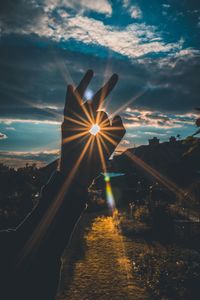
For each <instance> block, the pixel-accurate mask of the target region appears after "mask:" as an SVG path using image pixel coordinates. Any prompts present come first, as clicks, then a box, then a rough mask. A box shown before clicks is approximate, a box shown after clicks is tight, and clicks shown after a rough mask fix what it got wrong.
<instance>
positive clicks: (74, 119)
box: [60, 70, 125, 187]
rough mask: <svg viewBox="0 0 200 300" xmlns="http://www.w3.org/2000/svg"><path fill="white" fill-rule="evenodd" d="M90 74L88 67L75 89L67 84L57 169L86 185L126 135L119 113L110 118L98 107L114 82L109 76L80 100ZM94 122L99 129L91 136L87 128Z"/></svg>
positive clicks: (113, 76)
mask: <svg viewBox="0 0 200 300" xmlns="http://www.w3.org/2000/svg"><path fill="white" fill-rule="evenodd" d="M92 77H93V71H91V70H88V71H87V72H86V74H85V75H84V77H83V79H82V80H81V82H80V83H79V85H78V86H77V88H76V89H75V88H74V87H73V86H72V85H68V87H67V94H66V102H65V108H64V121H63V123H62V145H61V160H60V171H61V172H62V173H63V174H64V175H65V176H67V177H69V178H71V179H75V180H76V181H78V182H80V183H81V184H82V185H84V186H86V187H88V186H89V185H90V184H91V182H92V180H93V179H94V178H95V177H96V176H97V175H98V174H99V173H100V172H101V171H103V172H106V161H107V160H108V158H109V157H110V156H111V154H112V153H113V151H114V150H115V148H116V147H117V145H118V144H119V142H120V141H121V139H122V138H123V136H124V134H125V128H124V126H123V124H122V120H121V118H120V116H115V117H114V118H113V120H112V121H110V120H109V118H108V116H107V114H106V113H105V112H104V111H100V110H99V107H100V105H101V104H102V102H103V101H104V99H105V98H106V97H107V96H108V94H109V93H110V92H111V91H112V89H113V88H114V86H115V85H116V83H117V80H118V76H117V75H116V74H114V75H112V76H111V78H110V79H109V80H108V82H107V83H106V84H105V85H104V86H103V87H102V88H101V89H100V90H99V91H98V92H97V93H96V94H95V95H94V96H93V99H92V101H86V102H83V98H84V94H85V91H86V89H87V86H88V84H89V82H90V81H91V79H92ZM95 124H97V125H98V126H99V128H100V131H99V132H98V133H97V134H96V135H93V134H91V133H90V130H91V128H92V126H93V125H95Z"/></svg>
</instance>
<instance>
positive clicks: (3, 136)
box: [0, 132, 8, 140]
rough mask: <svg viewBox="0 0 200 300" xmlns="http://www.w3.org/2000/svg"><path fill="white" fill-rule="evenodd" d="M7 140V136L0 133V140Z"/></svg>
mask: <svg viewBox="0 0 200 300" xmlns="http://www.w3.org/2000/svg"><path fill="white" fill-rule="evenodd" d="M7 138H8V137H7V135H5V134H4V133H1V132H0V140H4V139H7Z"/></svg>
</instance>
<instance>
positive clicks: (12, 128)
mask: <svg viewBox="0 0 200 300" xmlns="http://www.w3.org/2000/svg"><path fill="white" fill-rule="evenodd" d="M0 123H1V122H0ZM5 130H12V131H15V130H16V129H15V128H14V127H10V126H9V127H5Z"/></svg>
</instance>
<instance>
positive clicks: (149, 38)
mask: <svg viewBox="0 0 200 300" xmlns="http://www.w3.org/2000/svg"><path fill="white" fill-rule="evenodd" d="M28 31H29V32H28ZM28 31H27V34H30V33H33V32H34V33H36V34H38V35H39V36H41V37H50V38H52V39H53V40H55V41H57V42H59V41H60V40H65V41H68V40H70V39H73V40H76V41H79V42H82V43H84V44H88V45H96V46H102V47H106V48H109V49H111V50H112V51H114V52H117V53H119V54H122V55H124V56H128V57H129V58H138V57H141V56H144V55H146V54H149V53H159V52H170V51H175V50H176V51H178V50H180V44H179V43H168V44H166V43H164V42H163V41H162V39H161V37H160V36H159V34H158V33H157V32H156V28H155V27H154V26H148V25H145V24H131V25H129V26H127V27H126V28H124V29H118V28H116V27H114V26H108V25H104V23H103V22H102V21H98V20H95V19H92V18H88V17H83V16H76V17H67V16H66V17H64V18H63V22H61V23H57V21H56V20H55V19H53V18H52V19H51V18H50V17H49V18H47V19H46V20H45V19H43V20H42V23H38V24H37V25H34V27H32V28H29V29H28ZM24 33H25V32H24Z"/></svg>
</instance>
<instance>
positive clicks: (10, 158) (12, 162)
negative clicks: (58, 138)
mask: <svg viewBox="0 0 200 300" xmlns="http://www.w3.org/2000/svg"><path fill="white" fill-rule="evenodd" d="M59 155H60V151H59V150H58V149H54V150H49V151H48V150H44V151H32V152H25V151H2V152H1V153H0V163H3V164H6V165H8V166H10V167H14V168H18V167H22V166H25V165H26V163H29V164H33V163H36V164H37V166H38V167H42V166H44V165H46V164H48V163H50V162H52V161H54V160H55V159H57V158H58V157H59Z"/></svg>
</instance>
